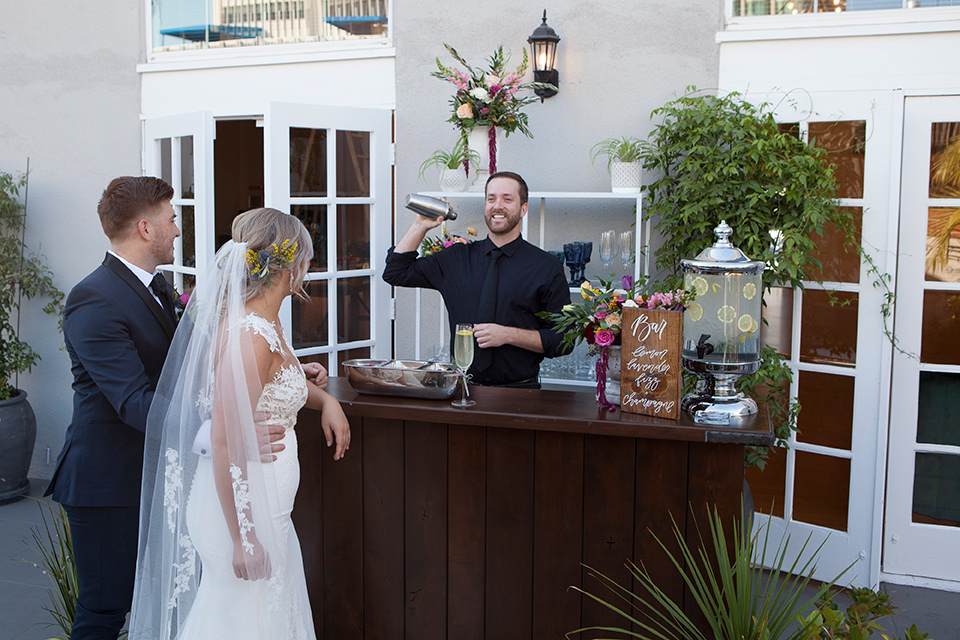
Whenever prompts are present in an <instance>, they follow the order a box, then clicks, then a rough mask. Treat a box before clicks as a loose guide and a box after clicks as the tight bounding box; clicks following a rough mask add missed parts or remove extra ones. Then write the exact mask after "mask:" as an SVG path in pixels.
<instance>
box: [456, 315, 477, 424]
mask: <svg viewBox="0 0 960 640" xmlns="http://www.w3.org/2000/svg"><path fill="white" fill-rule="evenodd" d="M453 362H454V364H456V365H457V368H458V369H460V380H461V384H462V385H463V395H462V396H461V398H460V399H459V400H454V401H453V402H451V403H450V404H452V405H453V406H455V407H461V408H462V407H472V406H473V405H475V404H477V403H476V402H474V401H473V400H468V399H467V369H469V368H470V365H472V364H473V325H472V324H458V325H457V328H456V330H455V335H454V339H453Z"/></svg>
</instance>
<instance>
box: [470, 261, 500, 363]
mask: <svg viewBox="0 0 960 640" xmlns="http://www.w3.org/2000/svg"><path fill="white" fill-rule="evenodd" d="M502 257H503V250H502V249H500V248H496V249H494V250H493V251H491V252H490V264H489V266H487V273H486V275H485V276H484V277H483V285H481V287H480V304H479V305H478V306H477V322H496V319H497V283H498V281H499V274H500V264H499V263H500V258H502ZM492 358H493V354H492V353H491V351H490V349H477V352H476V354H475V355H474V357H473V366H474V367H475V368H476V370H477V371H483V370H484V369H486V368H487V367H489V366H490V361H491V360H492Z"/></svg>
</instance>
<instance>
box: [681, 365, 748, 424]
mask: <svg viewBox="0 0 960 640" xmlns="http://www.w3.org/2000/svg"><path fill="white" fill-rule="evenodd" d="M683 366H684V367H685V368H686V369H687V370H688V371H691V372H693V373H695V374H697V375H698V376H699V377H700V380H699V381H698V382H697V388H696V389H695V390H694V391H693V392H692V393H688V394H687V395H685V396H684V397H683V400H681V402H680V407H681V408H682V409H683V410H684V411H686V412H687V413H688V414H690V416H692V417H693V421H694V422H696V423H698V424H714V425H728V426H736V424H737V422H738V421H739V419H740V418H744V417H747V416H751V415H753V414H755V413H757V403H756V401H755V400H754V399H753V398H749V397H747V396H745V395H744V394H742V393H740V392H738V391H737V390H736V388H735V386H734V383H735V382H736V381H737V379H738V378H740V377H741V376H745V375H749V374H751V373H754V372H755V371H756V370H757V369H759V368H760V362H759V361H758V362H744V363H736V364H730V363H726V364H722V365H719V366H718V365H717V364H715V363H706V362H703V361H700V360H691V359H687V358H684V359H683Z"/></svg>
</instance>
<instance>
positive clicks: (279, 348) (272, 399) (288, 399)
mask: <svg viewBox="0 0 960 640" xmlns="http://www.w3.org/2000/svg"><path fill="white" fill-rule="evenodd" d="M240 327H241V328H244V329H249V330H251V331H253V332H254V333H256V334H257V335H259V336H261V337H262V338H263V339H264V340H266V341H267V343H268V344H269V345H270V351H272V352H273V353H279V354H281V355H283V356H285V357H286V356H287V355H288V354H289V357H291V358H292V357H293V355H292V354H293V348H292V347H291V346H290V345H289V343H287V341H286V339H285V338H283V337H282V336H281V335H280V334H279V333H278V332H277V330H276V328H275V327H274V326H273V323H271V322H269V321H268V320H265V319H264V318H261V317H260V316H258V315H256V314H253V313H251V314H248V315H247V316H245V317H244V318H243V319H242V320H241V321H240ZM306 402H307V384H306V377H304V375H303V368H302V367H301V366H300V364H299V363H296V362H295V361H294V362H290V361H286V362H284V363H283V364H282V365H281V366H280V368H279V369H278V370H277V372H276V374H275V375H274V376H273V379H272V380H269V381H268V382H267V384H265V385H264V387H263V392H262V393H261V394H260V400H259V402H257V411H267V412H269V413H270V421H271V422H272V423H274V424H282V425H283V426H284V428H286V429H293V427H294V425H296V423H297V412H299V411H300V409H301V408H303V405H304V404H305V403H306Z"/></svg>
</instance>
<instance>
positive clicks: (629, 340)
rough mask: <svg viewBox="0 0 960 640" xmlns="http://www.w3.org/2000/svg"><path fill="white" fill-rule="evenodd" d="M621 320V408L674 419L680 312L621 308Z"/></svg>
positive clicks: (678, 383) (677, 403)
mask: <svg viewBox="0 0 960 640" xmlns="http://www.w3.org/2000/svg"><path fill="white" fill-rule="evenodd" d="M622 322H623V324H622V329H621V332H620V335H621V342H622V345H623V346H622V351H621V365H620V410H621V411H627V412H630V413H640V414H643V415H646V416H655V417H658V418H668V419H670V420H676V419H677V418H678V417H679V415H680V387H681V369H680V347H681V339H682V336H683V313H682V312H680V311H661V310H658V309H634V308H630V307H624V309H623V317H622Z"/></svg>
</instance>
